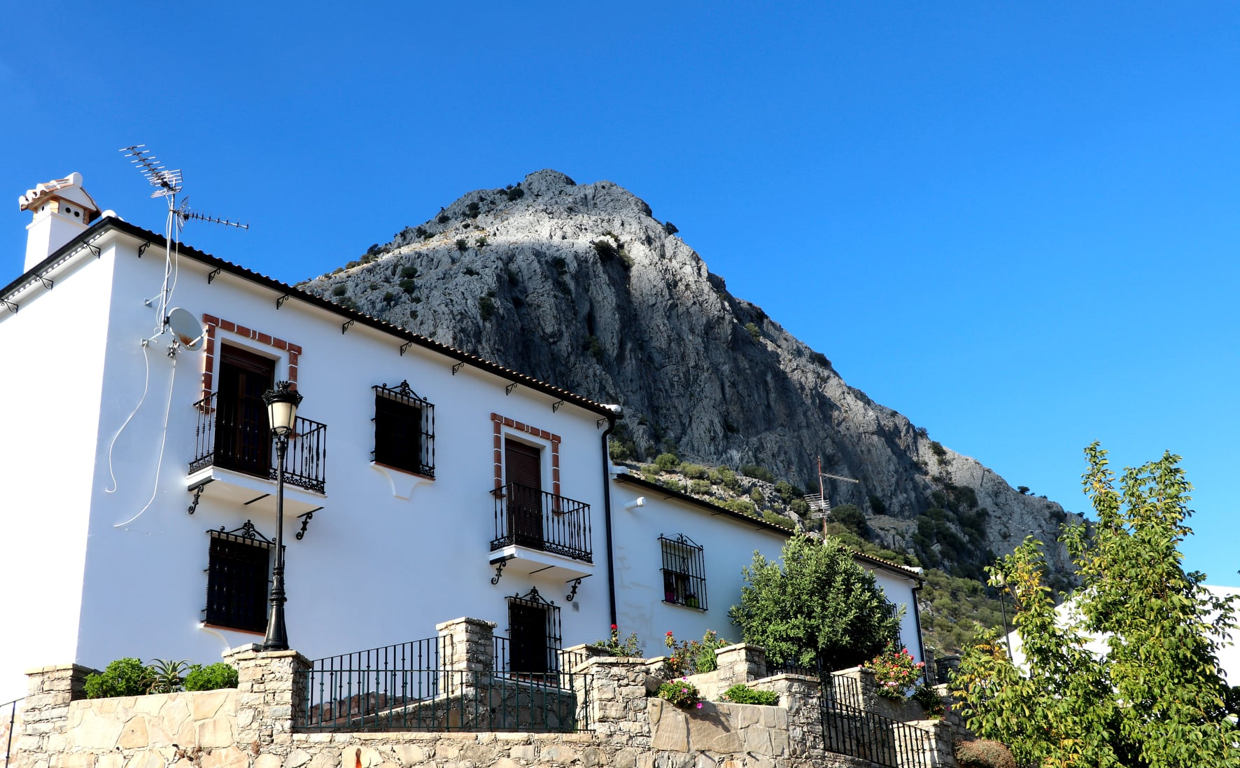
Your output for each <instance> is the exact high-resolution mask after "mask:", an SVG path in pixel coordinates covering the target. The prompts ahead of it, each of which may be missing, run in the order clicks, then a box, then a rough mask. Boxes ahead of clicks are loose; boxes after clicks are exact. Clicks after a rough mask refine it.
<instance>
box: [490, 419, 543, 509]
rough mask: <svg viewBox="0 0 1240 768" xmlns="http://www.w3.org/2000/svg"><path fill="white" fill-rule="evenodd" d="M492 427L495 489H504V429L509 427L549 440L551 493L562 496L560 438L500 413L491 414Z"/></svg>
mask: <svg viewBox="0 0 1240 768" xmlns="http://www.w3.org/2000/svg"><path fill="white" fill-rule="evenodd" d="M491 422H492V427H493V428H494V430H495V440H494V454H495V487H496V488H503V487H504V434H503V432H504V427H508V428H509V429H511V430H514V431H516V432H524V433H525V434H527V435H531V436H533V437H537V438H540V439H542V440H547V441H549V442H550V443H551V493H553V494H555V495H556V496H559V495H560V436H559V435H556V434H553V433H551V432H548V431H547V430H545V429H539V428H538V427H531V426H530V425H529V424H522V423H521V422H519V421H514V420H513V419H510V418H508V417H506V416H500V415H499V414H498V413H492V414H491Z"/></svg>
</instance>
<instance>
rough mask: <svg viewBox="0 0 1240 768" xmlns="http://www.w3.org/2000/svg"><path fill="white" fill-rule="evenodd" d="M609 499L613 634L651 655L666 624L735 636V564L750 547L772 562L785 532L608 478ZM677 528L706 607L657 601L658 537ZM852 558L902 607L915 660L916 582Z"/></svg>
mask: <svg viewBox="0 0 1240 768" xmlns="http://www.w3.org/2000/svg"><path fill="white" fill-rule="evenodd" d="M639 497H644V498H645V500H646V504H645V506H642V507H632V508H630V509H625V506H626V505H628V504H630V502H633V501H635V500H636V499H637V498H639ZM612 505H613V506H612V509H613V517H614V520H613V528H614V530H615V538H616V582H617V584H616V589H617V592H618V593H619V597H618V604H619V618H620V621H619V627H620V633H621V634H622V635H624V636H627V635H628V633H630V632H636V633H637V634H638V637H639V638H640V639H641V640H642V641H643V642H644V643H645V645H646V651H647V653H649V654H651V655H655V654H657V653H659V652H661V650H662V649H663V639H664V637H665V636H666V633H667V632H668V631H669V630H670V631H672V632H673V633H674V634H675V637H676V638H677V639H689V640H692V639H700V638H701V637H702V634H703V633H704V632H705V631H706V630H708V629H713V630H715V631H716V632H718V633H719V635H720V636H721V637H725V638H728V639H731V640H735V641H739V640H740V639H741V635H740V628H739V627H737V626H735V625H733V624H732V623H731V621H730V620H729V619H728V609H729V608H730V607H731V606H733V605H736V604H737V603H739V602H740V596H741V586H742V584H743V578H742V574H741V569H742V568H743V567H745V566H747V565H749V564H750V563H752V562H753V555H754V552H755V551H757V552H760V553H761V554H762V556H763V557H765V558H767V559H768V560H777V561H778V560H779V559H780V553H781V550H782V549H783V545H784V542H786V541H787V536H786V535H785V534H783V533H780V532H778V531H773V530H770V529H769V528H762V527H759V526H757V525H753V524H749V523H747V522H745V521H742V520H737V519H736V518H733V517H729V516H727V515H712V514H711V513H710V512H709V511H707V510H704V509H703V508H702V507H700V506H697V505H694V504H692V503H689V502H685V501H683V500H680V499H677V498H674V497H664V496H662V495H660V494H659V493H658V492H657V491H651V490H648V489H645V488H642V487H640V486H636V485H631V484H627V483H624V482H622V481H617V482H613V483H612ZM677 534H684V535H686V536H688V537H689V538H691V539H693V540H694V541H695V542H696V543H697V544H699V545H701V546H702V547H703V553H704V555H705V563H706V588H707V592H708V598H709V599H708V603H707V610H705V611H703V610H698V609H694V608H689V607H687V606H683V605H674V604H670V603H666V602H664V600H663V597H664V593H663V574H662V570H661V568H662V549H661V547H660V544H659V536H660V535H664V536H667V537H668V538H674V537H675V536H676V535H677ZM859 564H860V565H861V566H862V567H863V568H865V569H866V570H868V571H870V572H871V573H873V574H874V576H875V581H876V582H877V583H878V585H879V586H880V587H881V588H882V589H883V591H884V592H885V593H886V595H887V599H888V600H891V601H892V602H893V603H895V604H896V605H897V606H904V607H905V611H904V618H903V620H902V623H901V629H900V639H901V641H902V642H903V643H904V645H905V646H907V648H908V650H909V652H910V653H912V654H913V656H914V657H916V658H917V660H918V661H920V660H921V648H920V644H919V643H918V641H917V628H916V619H915V617H914V614H913V601H914V593H913V589H914V587H915V586H916V581H915V580H914V579H913V578H911V577H907V578H906V577H903V576H900V575H897V574H895V573H892V572H891V571H888V570H886V569H883V568H877V567H874V566H873V565H871V564H869V563H865V562H860V563H859Z"/></svg>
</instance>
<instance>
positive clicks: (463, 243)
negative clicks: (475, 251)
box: [456, 237, 469, 253]
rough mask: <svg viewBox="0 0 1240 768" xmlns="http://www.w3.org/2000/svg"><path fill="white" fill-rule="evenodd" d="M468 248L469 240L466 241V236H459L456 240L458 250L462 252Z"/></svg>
mask: <svg viewBox="0 0 1240 768" xmlns="http://www.w3.org/2000/svg"><path fill="white" fill-rule="evenodd" d="M468 248H469V243H467V242H466V241H465V238H463V237H459V238H457V240H456V249H457V250H458V251H460V252H461V253H464V252H465V251H466V250H467V249H468Z"/></svg>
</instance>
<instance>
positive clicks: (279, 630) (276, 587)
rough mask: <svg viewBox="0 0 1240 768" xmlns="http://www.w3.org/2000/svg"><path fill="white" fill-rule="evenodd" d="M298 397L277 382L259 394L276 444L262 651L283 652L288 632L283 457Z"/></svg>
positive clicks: (294, 422)
mask: <svg viewBox="0 0 1240 768" xmlns="http://www.w3.org/2000/svg"><path fill="white" fill-rule="evenodd" d="M301 399H302V397H301V393H300V392H298V391H297V390H295V389H290V385H289V383H288V382H287V381H277V382H276V386H275V389H269V390H267V391H266V392H264V393H263V402H264V403H266V404H267V419H268V421H269V423H270V424H271V435H272V437H273V438H275V441H276V567H275V568H274V569H273V570H272V572H271V615H270V616H268V617H267V636H266V637H264V638H263V650H264V651H287V650H288V630H287V629H285V626H284V601H285V597H284V454H285V453H286V452H287V451H288V437H289V433H291V432H292V431H293V426H294V425H295V424H296V423H297V406H298V405H300V404H301Z"/></svg>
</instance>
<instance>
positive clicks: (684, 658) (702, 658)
mask: <svg viewBox="0 0 1240 768" xmlns="http://www.w3.org/2000/svg"><path fill="white" fill-rule="evenodd" d="M663 644H664V645H666V646H667V647H668V650H670V651H671V654H670V655H669V656H668V657H667V662H666V664H667V669H668V671H669V672H671V674H672V675H673V676H680V675H690V674H696V675H700V674H704V673H706V672H714V671H715V669H716V668H717V667H718V663H717V662H716V660H715V650H716V649H718V648H723V647H725V646H727V645H729V644H730V643H729V642H728V641H727V640H721V639H720V638H719V635H718V634H717V633H716V632H715V630H713V629H708V630H706V634H704V635H702V640H701V641H700V642H699V641H697V640H680V641H677V640H676V638H675V636H673V635H672V633H671V632H670V631H669V632H668V633H667V636H666V637H664V638H663Z"/></svg>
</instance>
